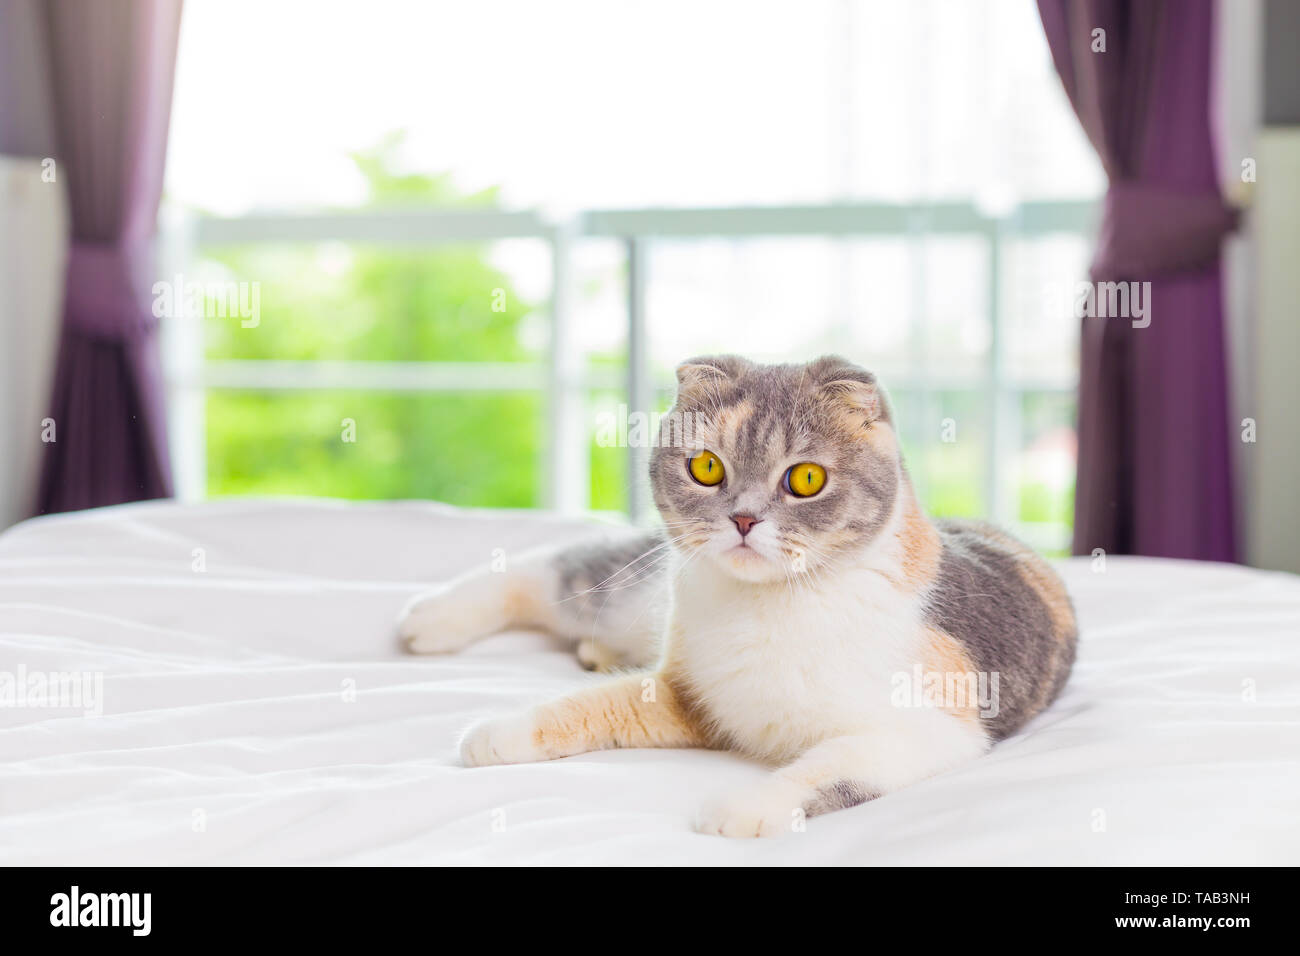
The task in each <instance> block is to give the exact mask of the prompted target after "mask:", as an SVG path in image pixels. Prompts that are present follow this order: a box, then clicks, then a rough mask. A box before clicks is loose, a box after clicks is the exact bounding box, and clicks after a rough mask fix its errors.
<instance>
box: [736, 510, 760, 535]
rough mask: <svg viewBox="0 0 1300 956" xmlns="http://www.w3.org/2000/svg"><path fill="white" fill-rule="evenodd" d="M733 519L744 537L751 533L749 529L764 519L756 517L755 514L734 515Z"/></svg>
mask: <svg viewBox="0 0 1300 956" xmlns="http://www.w3.org/2000/svg"><path fill="white" fill-rule="evenodd" d="M731 520H732V521H733V522H735V524H736V528H737V530H739V531H740V536H741V537H742V538H743V537H744V536H745V535H747V534H749V529H750V528H752V527H754V525H756V524H758V522H759V521H761V520H762V519H761V518H755V517H754V516H753V515H732V516H731Z"/></svg>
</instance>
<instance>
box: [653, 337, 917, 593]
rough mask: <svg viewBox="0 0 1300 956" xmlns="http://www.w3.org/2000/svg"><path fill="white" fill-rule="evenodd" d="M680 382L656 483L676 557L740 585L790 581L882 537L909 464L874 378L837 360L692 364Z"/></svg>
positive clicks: (719, 359)
mask: <svg viewBox="0 0 1300 956" xmlns="http://www.w3.org/2000/svg"><path fill="white" fill-rule="evenodd" d="M677 381H678V393H677V402H676V404H675V405H674V406H673V409H672V410H671V412H670V413H669V414H668V416H666V418H665V419H664V428H663V430H662V431H661V435H660V444H659V446H658V447H656V448H655V449H654V451H653V453H652V455H651V460H650V481H651V486H652V488H653V489H654V497H655V503H656V504H657V505H658V507H659V512H660V514H661V515H662V516H663V519H664V522H665V524H666V526H667V530H668V535H669V537H670V539H673V542H674V547H676V548H677V549H678V550H679V551H681V552H683V553H684V554H687V555H695V556H696V557H695V559H697V560H708V561H712V562H715V563H716V564H717V565H718V566H719V567H721V568H722V569H723V570H724V571H726V572H727V573H729V574H731V575H733V576H735V577H737V578H740V579H742V580H746V581H753V582H782V583H783V582H785V581H787V580H788V579H791V578H798V577H799V576H800V575H801V574H809V575H815V574H816V573H817V571H818V569H820V568H825V567H829V566H834V565H835V563H836V562H839V561H843V560H846V559H847V558H848V557H850V556H852V555H854V554H858V553H860V552H861V551H862V550H863V549H864V548H866V547H867V546H868V545H870V544H871V542H872V541H873V540H874V539H875V538H876V537H877V535H878V534H879V533H880V531H881V529H882V528H883V527H884V526H885V524H886V522H887V521H888V519H889V517H890V515H891V513H892V511H893V508H894V502H895V499H896V498H897V496H898V491H899V481H900V464H899V456H898V446H897V442H896V440H895V437H894V432H893V428H892V425H891V424H890V419H889V414H888V411H887V408H886V403H885V401H884V397H883V395H882V394H881V393H880V392H879V391H878V389H877V386H876V384H875V378H874V376H872V375H871V373H869V372H866V371H864V370H862V369H860V368H857V367H855V366H853V365H851V364H850V363H849V362H847V361H845V360H844V359H841V358H839V357H838V356H826V357H824V358H820V359H818V360H816V361H815V362H811V363H809V364H807V365H756V364H754V363H752V362H749V361H747V360H745V359H742V358H737V357H735V356H714V357H706V358H698V359H692V360H691V361H689V362H686V363H684V364H683V365H682V366H681V367H679V368H678V370H677ZM673 429H677V431H676V433H675V434H674V433H673V432H672V430H673ZM683 439H684V440H683Z"/></svg>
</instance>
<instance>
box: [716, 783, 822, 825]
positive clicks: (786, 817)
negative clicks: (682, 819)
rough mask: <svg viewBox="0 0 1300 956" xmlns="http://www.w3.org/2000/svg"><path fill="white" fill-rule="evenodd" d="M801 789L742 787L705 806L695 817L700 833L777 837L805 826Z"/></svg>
mask: <svg viewBox="0 0 1300 956" xmlns="http://www.w3.org/2000/svg"><path fill="white" fill-rule="evenodd" d="M801 796H802V794H801V791H799V790H798V789H797V788H794V787H785V786H768V787H761V788H758V789H751V790H743V791H741V792H740V793H736V794H732V795H730V796H727V797H723V798H721V799H718V800H714V801H713V802H711V803H708V804H706V805H705V807H704V809H703V810H701V811H700V813H699V815H698V816H697V817H696V818H695V829H696V832H698V833H707V834H712V835H716V836H725V837H778V836H785V835H786V834H787V833H795V832H798V831H800V830H802V829H803V823H804V810H803V804H802V800H801Z"/></svg>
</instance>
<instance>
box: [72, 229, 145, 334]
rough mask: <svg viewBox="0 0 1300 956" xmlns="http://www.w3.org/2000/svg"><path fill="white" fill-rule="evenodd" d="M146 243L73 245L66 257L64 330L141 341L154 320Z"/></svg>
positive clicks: (79, 243)
mask: <svg viewBox="0 0 1300 956" xmlns="http://www.w3.org/2000/svg"><path fill="white" fill-rule="evenodd" d="M148 253H149V247H148V244H147V243H138V244H133V245H118V244H111V243H97V242H78V241H74V242H73V243H72V248H71V249H70V250H69V254H68V282H67V300H66V304H65V305H64V315H65V322H66V323H67V325H68V328H70V329H74V330H76V331H77V332H81V333H83V334H85V335H89V336H92V337H94V338H100V339H111V340H113V341H126V340H129V339H135V338H141V337H143V336H146V335H148V334H150V333H151V332H153V331H154V329H156V328H157V326H158V320H157V319H156V318H155V317H154V315H153V312H152V309H151V301H152V296H151V293H150V283H149V280H148V277H147V276H146V275H145V267H146V266H147V264H148V262H149V255H148Z"/></svg>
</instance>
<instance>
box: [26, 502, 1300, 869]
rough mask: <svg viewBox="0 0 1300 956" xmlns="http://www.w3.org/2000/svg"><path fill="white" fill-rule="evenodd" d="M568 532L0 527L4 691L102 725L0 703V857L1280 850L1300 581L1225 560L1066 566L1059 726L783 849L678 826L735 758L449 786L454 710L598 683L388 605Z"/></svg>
mask: <svg viewBox="0 0 1300 956" xmlns="http://www.w3.org/2000/svg"><path fill="white" fill-rule="evenodd" d="M574 528H575V525H574V524H573V523H572V522H569V523H565V522H559V521H556V520H553V519H546V518H540V517H536V516H529V515H519V514H506V513H475V512H465V511H458V510H455V509H451V508H447V507H443V506H438V505H430V504H424V503H397V504H341V503H335V502H320V501H311V502H283V501H278V502H247V501H228V502H215V503H210V504H205V505H199V506H180V505H175V504H168V503H160V504H144V505H131V506H125V507H120V508H111V509H104V510H100V511H94V512H85V513H81V514H75V515H69V516H58V517H51V518H43V519H39V520H36V521H31V522H28V523H26V524H23V525H19V526H18V527H16V528H13V529H11V530H9V531H8V532H6V533H5V534H4V535H2V536H0V673H4V672H8V673H10V674H17V673H18V671H19V669H20V668H22V669H25V672H26V673H27V675H28V676H29V677H30V675H31V674H32V673H33V672H37V673H45V672H67V671H89V672H100V673H102V674H103V714H102V715H101V716H90V717H86V716H82V715H81V714H80V712H78V711H71V710H67V709H61V710H56V709H48V708H46V709H33V708H30V707H22V708H19V707H4V708H0V862H3V863H45V864H78V865H82V864H160V863H182V864H188V863H213V864H236V863H254V864H261V863H398V864H418V863H608V864H674V863H706V864H742V863H803V864H809V863H865V864H898V863H902V864H959V865H960V864H983V863H992V864H1003V863H1049V864H1052V863H1062V864H1064V863H1083V864H1102V863H1118V864H1190V863H1275V864H1282V863H1288V864H1295V863H1300V825H1298V823H1297V819H1298V818H1297V810H1298V809H1300V807H1298V805H1297V803H1298V802H1297V797H1298V796H1300V763H1298V759H1300V704H1298V702H1300V643H1298V640H1300V579H1297V578H1294V577H1291V576H1287V575H1282V574H1271V573H1263V572H1259V571H1252V570H1247V569H1243V568H1237V567H1230V566H1223V565H1207V564H1192V563H1183V562H1171V561H1155V560H1144V559H1124V558H1111V559H1109V561H1108V562H1107V565H1106V570H1105V573H1102V574H1098V573H1094V572H1093V570H1092V569H1091V567H1090V563H1089V562H1088V561H1086V560H1082V559H1080V560H1075V561H1070V562H1065V563H1064V564H1063V565H1062V570H1063V573H1064V574H1065V577H1066V581H1067V583H1068V585H1069V588H1070V591H1071V593H1072V594H1073V596H1074V599H1075V602H1076V604H1077V606H1078V609H1079V613H1080V618H1081V623H1082V629H1083V637H1082V641H1081V646H1080V655H1079V662H1078V664H1077V666H1076V668H1075V672H1074V676H1073V677H1072V678H1071V680H1070V683H1069V686H1068V687H1067V689H1066V691H1065V694H1064V695H1063V697H1062V698H1061V699H1060V700H1059V701H1058V702H1057V703H1056V705H1055V706H1054V707H1052V708H1051V710H1050V711H1049V712H1047V713H1046V714H1044V715H1042V716H1040V717H1039V718H1038V719H1037V720H1035V721H1034V722H1033V723H1032V724H1031V725H1030V726H1029V727H1028V728H1027V729H1026V730H1025V731H1023V732H1022V733H1020V734H1018V735H1017V736H1015V737H1013V738H1011V739H1009V740H1007V741H1005V742H1003V743H1002V744H1000V745H999V746H998V747H996V748H995V750H994V751H993V752H992V753H991V754H990V755H989V756H987V757H985V758H983V759H981V760H980V761H978V762H977V763H975V764H973V765H971V766H968V767H966V768H963V769H961V770H958V771H956V772H953V773H949V774H947V775H945V776H942V777H939V778H936V779H933V780H930V781H927V782H925V783H922V784H919V785H917V786H914V787H912V788H910V789H908V790H905V791H902V792H899V793H896V794H891V795H889V796H887V797H884V798H882V799H879V800H876V801H874V802H872V803H869V804H865V805H863V806H860V807H857V808H854V809H852V810H848V811H844V812H840V813H835V814H832V815H829V816H826V817H818V818H815V819H813V820H811V821H809V823H808V826H807V830H806V831H805V832H802V833H791V834H790V835H788V836H786V837H784V838H781V839H779V840H774V841H753V840H748V841H730V840H725V839H722V838H719V837H706V836H701V835H698V834H695V833H693V832H692V831H691V829H690V826H689V821H690V818H691V816H692V815H693V813H694V811H695V809H696V807H697V805H698V803H699V802H700V801H701V800H703V799H704V798H705V797H706V796H708V795H709V794H710V793H712V792H714V791H716V790H725V789H728V788H730V787H733V786H737V785H740V784H742V783H743V782H744V781H746V780H748V779H752V778H757V777H758V776H759V775H760V774H761V773H763V772H764V771H763V770H762V769H760V768H759V767H757V766H754V765H751V764H749V763H746V762H745V761H743V760H741V759H738V758H735V757H732V756H729V755H726V754H719V753H709V752H702V751H652V750H640V751H616V752H607V753H598V754H588V755H585V756H579V757H572V758H569V759H566V760H561V761H556V762H552V763H546V764H533V765H524V766H511V767H489V768H481V769H474V770H466V769H463V768H461V767H459V766H458V765H457V764H456V762H455V759H454V754H455V741H456V738H457V735H458V733H459V731H460V730H461V729H462V728H463V727H464V726H465V725H466V724H468V723H469V722H471V721H472V720H474V719H476V718H478V717H482V716H486V715H489V714H493V713H496V712H499V711H504V710H509V709H513V708H518V707H520V706H521V705H524V704H526V703H528V702H530V701H533V700H538V699H544V698H547V697H550V696H552V695H555V694H559V693H562V692H565V691H569V690H572V689H573V688H576V687H578V686H580V685H581V684H582V683H583V682H584V681H587V680H592V679H598V678H593V677H592V676H591V675H587V674H585V673H584V672H583V671H582V670H581V669H580V668H579V667H578V665H577V663H576V662H575V661H574V659H573V657H572V656H571V655H570V654H569V653H567V652H565V651H564V650H563V649H561V648H560V647H558V646H557V645H556V644H555V643H553V642H552V641H550V640H549V639H547V638H545V637H542V636H539V635H534V634H523V633H516V634H510V635H503V636H500V637H496V638H492V639H489V640H487V641H484V642H482V643H481V644H479V645H477V646H475V647H473V648H471V649H470V650H468V651H466V652H464V653H462V654H460V655H457V656H452V657H410V656H407V655H405V654H403V653H402V652H401V651H400V650H399V649H398V648H397V646H396V645H395V643H394V640H393V638H392V625H393V621H394V617H395V615H396V613H397V611H398V609H399V608H400V607H401V605H402V604H403V602H404V601H405V600H406V599H407V597H408V596H410V595H411V594H413V593H414V592H416V591H417V590H418V589H420V588H421V587H422V586H423V585H424V584H426V583H428V582H431V581H434V580H436V579H439V578H443V577H445V576H448V575H450V574H451V573H452V572H454V571H455V570H457V569H459V568H462V567H463V566H465V565H467V564H468V563H471V562H480V561H482V562H486V561H488V560H490V559H491V556H492V551H493V549H495V548H503V549H505V551H506V554H507V556H508V555H509V553H510V552H511V550H512V549H514V548H517V547H519V546H521V545H524V544H527V543H532V542H536V541H539V540H543V539H554V538H556V537H557V536H558V535H561V534H570V533H572V532H573V530H574ZM196 549H201V551H196ZM200 559H201V562H202V564H203V566H204V567H205V569H204V570H195V567H196V565H197V564H198V563H199V562H200ZM349 688H352V689H354V691H355V693H354V694H350V693H348V690H349Z"/></svg>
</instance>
